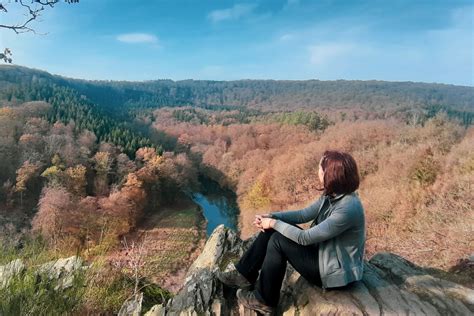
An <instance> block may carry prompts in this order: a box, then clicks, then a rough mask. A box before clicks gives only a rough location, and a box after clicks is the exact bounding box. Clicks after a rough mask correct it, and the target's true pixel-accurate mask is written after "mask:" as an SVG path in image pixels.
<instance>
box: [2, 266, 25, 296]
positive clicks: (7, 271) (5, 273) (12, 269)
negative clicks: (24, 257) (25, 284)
mask: <svg viewBox="0 0 474 316" xmlns="http://www.w3.org/2000/svg"><path fill="white" fill-rule="evenodd" d="M24 270H25V265H24V264H23V261H21V260H20V259H16V260H13V261H12V262H10V263H8V264H6V265H4V266H0V289H1V288H3V287H5V286H7V285H8V283H9V281H10V279H11V278H12V277H13V276H15V275H17V274H20V273H22V272H23V271H24Z"/></svg>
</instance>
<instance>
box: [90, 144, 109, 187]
mask: <svg viewBox="0 0 474 316" xmlns="http://www.w3.org/2000/svg"><path fill="white" fill-rule="evenodd" d="M93 162H94V170H95V172H96V175H95V179H94V189H95V193H96V194H97V195H105V194H107V191H108V189H109V188H108V187H109V172H110V170H111V167H112V157H111V155H110V154H109V153H108V152H104V151H99V152H97V153H96V154H95V155H94V157H93Z"/></svg>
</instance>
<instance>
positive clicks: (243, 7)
mask: <svg viewBox="0 0 474 316" xmlns="http://www.w3.org/2000/svg"><path fill="white" fill-rule="evenodd" d="M255 7H256V5H255V4H236V5H234V6H233V7H231V8H228V9H222V10H214V11H211V12H210V13H209V14H208V15H207V17H208V18H209V19H210V20H211V21H212V22H221V21H225V20H238V19H240V18H242V17H244V16H246V15H248V14H250V13H252V11H253V10H254V9H255Z"/></svg>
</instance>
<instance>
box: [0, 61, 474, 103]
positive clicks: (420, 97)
mask: <svg viewBox="0 0 474 316" xmlns="http://www.w3.org/2000/svg"><path fill="white" fill-rule="evenodd" d="M0 83H1V87H2V88H0V89H1V90H3V91H5V90H6V89H7V88H8V87H12V86H15V85H18V84H19V85H22V86H25V85H30V84H55V85H59V86H67V87H69V88H72V89H75V90H76V91H78V93H79V94H83V95H85V96H87V97H88V98H89V99H90V100H91V101H93V102H95V103H98V104H101V105H103V106H105V107H110V108H114V109H116V108H117V107H121V106H127V107H133V106H138V107H153V108H156V107H161V106H177V105H195V106H202V105H205V106H244V107H255V108H258V109H262V110H269V109H277V110H282V109H293V110H294V109H300V108H305V109H314V108H332V109H333V108H346V109H348V108H354V107H357V108H362V109H367V110H375V109H378V110H381V109H384V108H385V109H386V108H392V109H393V108H406V107H413V106H416V107H424V106H436V105H438V106H446V107H448V108H450V109H452V110H456V111H471V112H472V111H474V88H473V87H467V86H455V85H446V84H434V83H419V82H387V81H376V80H372V81H359V80H337V81H320V80H305V81H285V80H238V81H205V80H182V81H172V80H154V81H144V82H127V81H96V80H94V81H91V80H79V79H70V78H65V77H61V76H56V75H51V74H49V73H47V72H45V71H40V70H35V69H29V68H25V67H20V66H8V65H0Z"/></svg>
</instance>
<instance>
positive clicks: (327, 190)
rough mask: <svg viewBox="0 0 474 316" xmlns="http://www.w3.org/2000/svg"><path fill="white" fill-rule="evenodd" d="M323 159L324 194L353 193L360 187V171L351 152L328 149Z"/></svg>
mask: <svg viewBox="0 0 474 316" xmlns="http://www.w3.org/2000/svg"><path fill="white" fill-rule="evenodd" d="M321 159H322V160H321V168H322V169H323V172H324V194H326V195H331V194H343V193H352V192H354V191H355V190H357V189H358V188H359V171H358V169H357V164H356V162H355V160H354V158H352V156H351V155H350V154H348V153H345V152H341V151H335V150H326V151H325V152H324V154H323V157H322V158H321Z"/></svg>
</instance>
